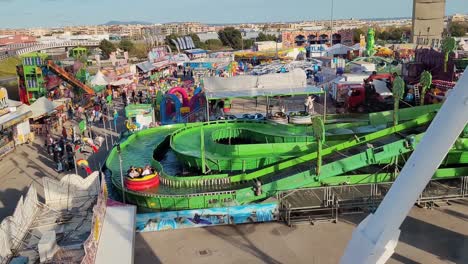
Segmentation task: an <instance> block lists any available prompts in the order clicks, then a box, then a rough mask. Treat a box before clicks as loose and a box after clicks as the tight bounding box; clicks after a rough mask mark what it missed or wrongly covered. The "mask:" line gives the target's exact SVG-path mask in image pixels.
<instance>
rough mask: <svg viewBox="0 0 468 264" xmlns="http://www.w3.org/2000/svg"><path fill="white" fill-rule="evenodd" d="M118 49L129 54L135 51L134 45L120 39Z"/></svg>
mask: <svg viewBox="0 0 468 264" xmlns="http://www.w3.org/2000/svg"><path fill="white" fill-rule="evenodd" d="M119 48H120V49H122V50H124V51H128V52H131V51H133V50H134V49H135V44H133V42H132V41H131V40H129V39H122V40H121V41H120V43H119Z"/></svg>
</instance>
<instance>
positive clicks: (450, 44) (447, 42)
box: [442, 37, 457, 72]
mask: <svg viewBox="0 0 468 264" xmlns="http://www.w3.org/2000/svg"><path fill="white" fill-rule="evenodd" d="M456 47H457V43H456V41H455V39H454V38H452V37H446V38H444V39H443V40H442V51H443V52H444V55H445V57H444V72H447V63H448V59H449V55H450V53H452V52H453V51H454V50H455V48H456Z"/></svg>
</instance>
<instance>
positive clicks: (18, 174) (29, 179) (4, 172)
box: [0, 104, 124, 221]
mask: <svg viewBox="0 0 468 264" xmlns="http://www.w3.org/2000/svg"><path fill="white" fill-rule="evenodd" d="M117 109H118V110H119V115H120V118H119V119H118V125H117V132H120V131H122V130H123V129H124V124H123V123H124V122H123V121H124V117H123V116H124V113H123V111H122V106H121V105H118V104H117ZM72 124H74V125H77V122H66V123H65V126H66V127H69V126H71V125H72ZM112 127H113V124H112ZM92 130H93V132H94V133H95V134H96V135H100V136H103V137H104V136H105V135H107V145H108V149H107V148H106V143H105V142H104V143H103V144H102V146H101V148H100V150H99V152H98V153H95V154H92V155H89V154H82V153H78V154H77V159H80V158H85V159H88V161H89V165H90V167H91V169H92V170H98V169H99V166H100V165H102V164H103V163H104V161H105V159H106V157H107V154H108V151H109V150H111V149H112V143H113V142H116V140H117V139H118V133H117V132H115V130H114V131H110V130H109V126H108V125H107V124H106V129H104V128H103V125H102V124H99V125H94V126H92ZM60 131H61V130H60ZM111 135H112V137H111ZM0 168H1V169H0V221H1V220H2V219H3V218H5V217H7V216H9V215H11V214H13V211H14V209H15V207H16V204H17V203H18V200H19V198H20V197H21V195H24V194H26V192H27V190H28V187H29V186H30V185H35V187H36V190H37V191H38V194H39V197H40V199H42V197H43V188H42V178H44V177H47V178H53V179H57V180H59V179H61V178H62V177H63V176H64V175H66V174H68V172H65V173H57V172H56V171H55V170H54V169H55V163H54V162H53V160H52V156H50V155H48V154H47V150H46V148H45V147H44V138H43V137H37V138H36V139H35V140H34V142H32V143H31V144H24V145H19V146H17V148H16V150H15V151H14V152H12V153H10V154H8V155H7V156H5V157H4V158H3V159H2V160H0ZM69 173H75V171H74V170H72V171H70V172H69ZM78 174H79V175H81V176H82V177H86V172H85V171H84V170H83V169H81V168H79V167H78Z"/></svg>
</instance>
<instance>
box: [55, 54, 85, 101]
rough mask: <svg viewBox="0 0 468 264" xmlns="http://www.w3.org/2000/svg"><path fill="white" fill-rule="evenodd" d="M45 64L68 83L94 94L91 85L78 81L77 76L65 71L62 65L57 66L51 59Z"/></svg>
mask: <svg viewBox="0 0 468 264" xmlns="http://www.w3.org/2000/svg"><path fill="white" fill-rule="evenodd" d="M47 66H48V67H49V69H50V70H52V71H53V72H54V73H55V74H57V75H58V76H59V77H60V78H62V79H63V80H64V81H66V82H67V83H69V84H70V85H73V86H75V87H78V88H80V89H83V90H84V91H85V92H86V93H88V94H92V95H93V94H94V90H93V89H91V87H89V86H87V85H86V84H84V83H82V82H80V81H79V80H78V79H77V78H75V76H73V75H71V74H69V73H68V72H66V71H65V70H64V69H63V68H62V67H60V66H58V65H57V64H55V63H54V62H53V61H51V60H49V61H48V62H47Z"/></svg>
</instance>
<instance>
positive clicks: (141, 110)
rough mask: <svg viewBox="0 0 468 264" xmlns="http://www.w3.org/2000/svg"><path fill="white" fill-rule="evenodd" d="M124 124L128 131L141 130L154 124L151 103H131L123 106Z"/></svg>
mask: <svg viewBox="0 0 468 264" xmlns="http://www.w3.org/2000/svg"><path fill="white" fill-rule="evenodd" d="M125 117H126V118H127V121H126V126H127V129H128V130H130V131H135V130H142V129H145V128H149V127H152V126H153V125H154V123H155V122H154V121H155V119H154V110H153V106H152V105H151V104H131V105H128V106H127V107H125Z"/></svg>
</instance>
